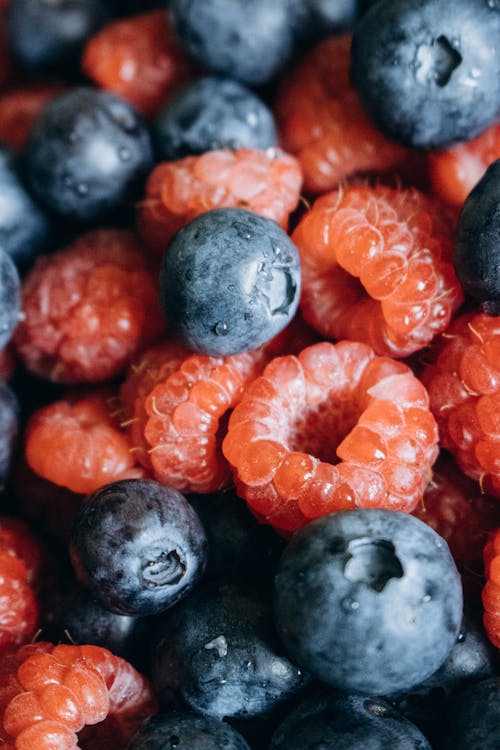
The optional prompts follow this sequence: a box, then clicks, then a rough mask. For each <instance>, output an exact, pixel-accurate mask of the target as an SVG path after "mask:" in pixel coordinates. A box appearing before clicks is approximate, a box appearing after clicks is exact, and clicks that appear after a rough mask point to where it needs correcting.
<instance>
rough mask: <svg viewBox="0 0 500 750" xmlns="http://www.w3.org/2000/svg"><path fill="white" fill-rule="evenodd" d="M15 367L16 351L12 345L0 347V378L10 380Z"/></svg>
mask: <svg viewBox="0 0 500 750" xmlns="http://www.w3.org/2000/svg"><path fill="white" fill-rule="evenodd" d="M15 369H16V353H15V351H14V347H13V346H12V345H11V344H9V345H8V346H6V347H4V348H3V349H0V380H10V378H11V377H12V376H13V374H14V372H15Z"/></svg>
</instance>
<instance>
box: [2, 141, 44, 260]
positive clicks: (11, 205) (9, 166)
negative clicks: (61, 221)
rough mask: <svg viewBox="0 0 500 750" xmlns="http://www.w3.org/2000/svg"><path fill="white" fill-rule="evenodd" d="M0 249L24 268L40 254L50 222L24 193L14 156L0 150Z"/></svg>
mask: <svg viewBox="0 0 500 750" xmlns="http://www.w3.org/2000/svg"><path fill="white" fill-rule="evenodd" d="M0 192H1V200H0V245H1V246H2V247H3V248H4V250H6V251H7V252H8V253H9V255H10V256H11V257H12V258H13V260H14V261H15V262H16V264H17V265H18V266H22V267H25V266H27V265H28V264H29V263H30V261H32V260H33V259H34V258H35V257H36V255H38V253H39V252H41V251H43V250H44V249H45V247H46V245H47V243H48V240H49V238H50V235H51V222H50V219H49V217H48V216H47V215H46V214H45V212H44V211H43V210H42V209H41V208H40V207H39V206H38V205H37V204H36V203H35V201H34V200H33V198H32V197H31V196H30V195H29V193H28V191H27V190H26V188H25V186H24V184H23V182H22V180H21V177H20V174H19V170H18V167H17V164H16V159H15V157H14V154H13V153H12V152H11V151H9V150H8V149H6V148H3V147H0Z"/></svg>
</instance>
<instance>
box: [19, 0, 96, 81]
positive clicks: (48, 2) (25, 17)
mask: <svg viewBox="0 0 500 750" xmlns="http://www.w3.org/2000/svg"><path fill="white" fill-rule="evenodd" d="M108 4H109V3H108V2H106V0H9V2H8V3H7V14H6V24H7V34H8V40H9V46H10V49H11V50H12V52H13V54H14V56H15V58H16V60H17V61H18V62H19V63H20V64H21V65H22V67H23V68H24V69H25V70H28V71H30V72H31V73H36V74H40V73H42V74H43V73H56V74H58V75H60V74H61V71H64V72H65V73H67V72H68V68H70V69H71V68H73V69H74V70H76V69H77V68H78V64H79V61H80V54H81V52H82V49H83V46H84V44H85V42H86V40H87V38H88V37H89V36H90V35H91V34H92V33H93V32H94V31H96V30H97V29H98V28H99V27H100V26H101V25H102V24H103V23H104V22H105V21H106V20H107V19H108V17H109V8H108Z"/></svg>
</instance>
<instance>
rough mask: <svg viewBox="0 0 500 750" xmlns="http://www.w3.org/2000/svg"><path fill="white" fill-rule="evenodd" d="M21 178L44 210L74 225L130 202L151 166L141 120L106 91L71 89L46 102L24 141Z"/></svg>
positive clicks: (148, 139)
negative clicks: (73, 221) (52, 212)
mask: <svg viewBox="0 0 500 750" xmlns="http://www.w3.org/2000/svg"><path fill="white" fill-rule="evenodd" d="M25 163H26V175H27V179H28V182H29V185H30V187H31V188H32V190H33V192H34V193H35V195H37V196H38V198H39V199H40V201H41V202H43V203H44V204H45V205H46V206H48V207H49V208H50V209H52V210H54V211H56V212H57V213H59V214H61V215H62V216H65V217H67V218H69V219H72V220H76V221H81V222H84V221H90V220H92V219H97V218H101V217H103V216H106V214H107V213H108V212H110V211H112V210H114V209H117V208H118V207H119V206H120V205H121V204H123V203H126V202H129V201H131V200H132V199H133V198H134V196H136V195H138V194H139V192H140V190H141V189H142V186H143V182H144V180H145V178H146V176H147V174H148V173H149V172H150V171H151V169H152V166H153V148H152V142H151V136H150V133H149V131H148V129H147V126H146V124H145V122H144V121H143V119H142V117H140V115H138V114H137V112H135V110H134V109H132V107H131V106H130V105H129V104H127V103H126V102H124V101H122V100H121V99H119V98H118V97H117V96H115V95H114V94H111V93H109V92H107V91H98V90H97V89H91V88H85V87H81V88H76V89H72V90H71V91H68V92H67V93H64V94H61V95H60V96H57V97H55V98H54V99H52V100H51V101H50V102H49V103H48V104H47V105H46V107H45V108H44V109H43V111H42V113H41V115H40V116H39V117H38V119H37V120H36V122H35V124H34V126H33V128H32V131H31V133H30V137H29V139H28V143H27V147H26V153H25Z"/></svg>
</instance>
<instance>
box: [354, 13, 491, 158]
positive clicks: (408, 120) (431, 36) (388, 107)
mask: <svg viewBox="0 0 500 750" xmlns="http://www.w3.org/2000/svg"><path fill="white" fill-rule="evenodd" d="M468 29H474V33H468V31H467V30H468ZM499 35H500V6H499V5H498V3H497V2H496V0H493V2H483V1H482V0H459V1H458V2H457V0H418V2H414V0H402V1H401V0H383V2H380V3H377V4H376V5H374V7H373V8H372V9H371V10H370V11H369V12H368V13H367V14H366V15H364V16H363V18H362V19H361V20H360V21H359V23H358V24H357V25H356V27H355V29H354V36H353V47H352V64H351V75H352V80H353V83H354V86H355V87H356V89H357V91H358V93H359V95H360V97H361V100H362V102H363V105H364V106H365V107H366V110H367V111H368V112H369V114H370V116H371V117H372V118H373V120H374V121H375V122H376V123H377V125H378V126H379V127H380V129H381V130H382V131H383V132H385V133H386V134H387V135H388V136H390V137H391V138H394V139H395V140H396V141H399V142H401V143H404V144H406V145H409V146H417V147H419V148H443V147H446V146H449V145H450V144H452V143H456V142H457V141H462V140H467V139H469V138H472V137H474V136H476V135H478V133H480V132H481V131H482V130H484V129H485V128H487V127H488V126H489V125H492V124H493V123H494V122H495V120H496V119H497V118H498V116H499V115H500V75H499V73H500V60H499V57H498V54H497V50H496V41H495V40H498V38H499Z"/></svg>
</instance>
